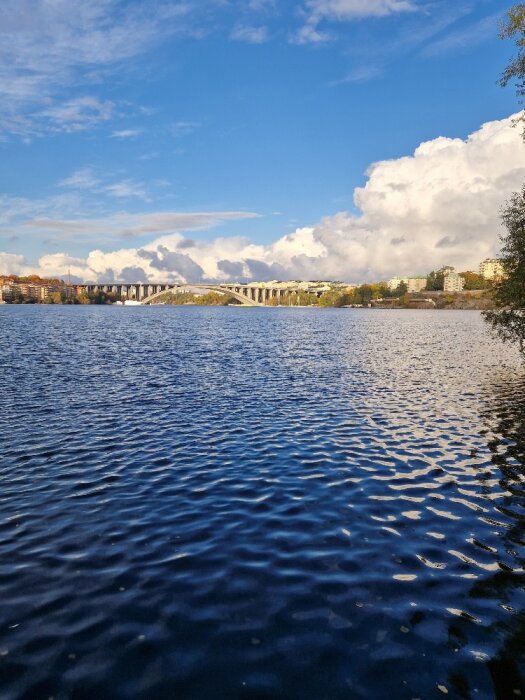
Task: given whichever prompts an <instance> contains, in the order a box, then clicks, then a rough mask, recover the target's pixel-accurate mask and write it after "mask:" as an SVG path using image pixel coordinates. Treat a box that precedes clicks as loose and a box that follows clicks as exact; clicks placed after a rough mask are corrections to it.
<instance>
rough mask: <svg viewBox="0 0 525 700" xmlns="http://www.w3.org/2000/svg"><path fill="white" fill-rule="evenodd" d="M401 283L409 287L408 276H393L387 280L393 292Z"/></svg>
mask: <svg viewBox="0 0 525 700" xmlns="http://www.w3.org/2000/svg"><path fill="white" fill-rule="evenodd" d="M400 284H406V286H407V287H408V277H392V279H389V280H388V282H387V285H388V288H389V289H390V291H391V292H395V291H396V289H397V288H398V287H399V285H400Z"/></svg>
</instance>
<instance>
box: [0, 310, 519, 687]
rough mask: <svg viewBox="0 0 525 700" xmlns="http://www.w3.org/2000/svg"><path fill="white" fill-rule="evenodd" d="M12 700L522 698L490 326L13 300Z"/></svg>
mask: <svg viewBox="0 0 525 700" xmlns="http://www.w3.org/2000/svg"><path fill="white" fill-rule="evenodd" d="M0 330H1V335H0V348H1V352H0V362H1V365H2V366H1V372H0V409H1V411H0V454H1V459H0V486H1V488H0V600H1V601H2V604H1V606H0V698H1V699H2V700H7V699H13V698H28V699H30V700H38V699H39V698H42V699H43V700H48V698H51V697H52V698H54V700H63V699H66V698H67V699H69V698H74V699H77V698H81V699H84V698H85V699H89V700H93V699H97V700H104V699H106V698H108V699H109V698H111V699H123V698H126V699H129V698H133V699H136V698H140V699H146V698H147V699H148V700H151V699H154V700H157V699H163V698H170V699H172V698H184V699H185V700H186V699H194V698H198V699H199V700H200V699H203V700H213V699H216V698H217V699H223V698H224V699H226V698H228V699H236V698H246V699H248V698H249V699H250V700H252V699H257V698H287V699H288V698H291V699H293V698H301V699H302V700H304V699H310V698H311V699H312V700H320V699H323V698H326V699H327V700H334V699H338V698H385V697H392V698H444V697H448V698H476V699H482V698H498V699H499V698H505V699H507V698H513V697H519V693H522V694H525V688H524V686H523V677H524V676H523V674H524V670H525V657H524V653H525V594H524V584H525V573H524V566H525V476H524V475H525V372H524V370H523V368H522V366H521V364H520V361H519V358H518V354H517V353H516V352H515V351H514V350H513V349H511V348H506V347H504V346H502V345H500V344H498V343H497V342H495V341H492V340H491V339H490V337H489V336H488V335H487V332H486V330H485V328H484V326H483V322H482V320H481V318H480V316H479V315H478V314H477V313H474V312H457V311H456V312H436V311H434V312H424V311H419V312H417V311H416V312H410V311H367V310H350V309H341V310H337V309H319V310H314V309H304V310H302V309H239V308H237V309H235V308H194V307H182V308H174V307H157V308H153V307H151V308H148V307H146V308H143V307H138V308H122V307H120V308H117V307H98V308H97V307H21V306H18V307H15V306H13V307H0Z"/></svg>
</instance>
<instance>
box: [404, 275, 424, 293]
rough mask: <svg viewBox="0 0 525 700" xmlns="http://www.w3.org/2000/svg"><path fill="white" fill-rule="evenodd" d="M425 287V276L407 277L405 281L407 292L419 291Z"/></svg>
mask: <svg viewBox="0 0 525 700" xmlns="http://www.w3.org/2000/svg"><path fill="white" fill-rule="evenodd" d="M426 287H427V278H426V277H409V278H408V282H407V292H421V291H423V289H426Z"/></svg>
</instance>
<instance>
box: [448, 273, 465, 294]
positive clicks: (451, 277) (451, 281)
mask: <svg viewBox="0 0 525 700" xmlns="http://www.w3.org/2000/svg"><path fill="white" fill-rule="evenodd" d="M464 286H465V280H464V278H463V277H461V275H458V273H457V272H455V271H454V268H448V271H447V272H446V273H445V275H444V277H443V291H444V292H462V291H463V287H464Z"/></svg>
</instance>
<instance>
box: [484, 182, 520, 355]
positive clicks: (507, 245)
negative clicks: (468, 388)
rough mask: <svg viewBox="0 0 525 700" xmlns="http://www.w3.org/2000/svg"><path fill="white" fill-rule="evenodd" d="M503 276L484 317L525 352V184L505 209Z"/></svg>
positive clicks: (499, 333) (501, 256)
mask: <svg viewBox="0 0 525 700" xmlns="http://www.w3.org/2000/svg"><path fill="white" fill-rule="evenodd" d="M501 218H502V221H503V224H504V226H505V228H506V229H507V235H506V236H502V238H501V241H502V248H501V255H500V260H501V263H502V266H503V277H502V279H501V280H499V281H498V282H497V283H496V284H495V286H494V302H495V304H496V309H495V310H494V311H485V312H484V313H483V316H484V317H485V320H486V321H487V322H488V323H490V325H491V326H492V328H493V329H494V331H495V332H496V333H497V335H498V336H499V337H500V338H501V340H503V342H517V343H518V344H519V346H520V350H521V351H522V352H524V353H525V186H524V187H523V188H522V190H521V192H517V193H515V194H513V195H512V197H511V199H510V200H509V201H508V202H507V206H506V207H505V208H504V210H503V212H502V217H501Z"/></svg>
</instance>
